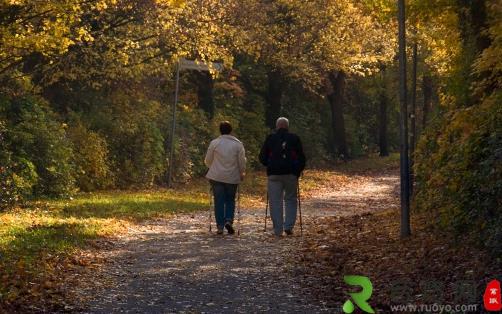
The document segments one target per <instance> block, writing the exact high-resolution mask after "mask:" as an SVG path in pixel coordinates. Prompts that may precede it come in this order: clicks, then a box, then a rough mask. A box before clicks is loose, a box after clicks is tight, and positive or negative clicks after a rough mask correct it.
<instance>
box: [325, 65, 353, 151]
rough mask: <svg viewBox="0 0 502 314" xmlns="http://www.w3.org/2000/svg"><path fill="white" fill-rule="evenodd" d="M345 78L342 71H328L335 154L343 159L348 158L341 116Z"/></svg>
mask: <svg viewBox="0 0 502 314" xmlns="http://www.w3.org/2000/svg"><path fill="white" fill-rule="evenodd" d="M345 80H346V75H345V73H344V72H343V71H332V72H331V73H329V81H330V83H331V89H330V91H329V92H328V101H329V104H330V107H331V125H332V128H333V140H334V146H335V154H336V155H338V156H340V157H341V158H342V159H344V160H345V159H348V158H349V152H348V149H347V140H346V138H345V120H344V118H343V103H344V101H345Z"/></svg>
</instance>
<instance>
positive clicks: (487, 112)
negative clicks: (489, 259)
mask: <svg viewBox="0 0 502 314" xmlns="http://www.w3.org/2000/svg"><path fill="white" fill-rule="evenodd" d="M501 103H502V93H500V92H499V93H498V94H495V95H492V96H491V97H490V98H487V99H486V100H485V101H484V102H483V103H482V104H481V105H478V106H473V107H469V108H464V109H460V110H457V111H454V112H451V113H448V114H446V115H445V116H444V117H443V118H442V119H441V120H439V121H436V122H435V123H434V124H433V125H432V126H431V127H430V128H429V129H428V130H427V133H426V134H425V135H424V136H423V137H422V139H421V141H420V142H419V145H418V147H417V157H416V165H415V171H416V175H417V195H416V197H415V199H416V206H417V208H418V209H419V210H425V211H429V212H431V213H432V214H434V215H437V217H439V218H440V222H441V224H442V225H443V226H447V227H451V228H453V229H454V230H455V231H457V232H458V233H465V232H473V233H474V234H478V235H479V240H480V242H481V243H483V244H484V245H486V246H487V247H489V248H491V249H492V250H493V251H494V252H495V253H496V254H497V253H498V254H502V242H501V241H500V240H501V239H502V229H501V228H500V222H501V220H502V218H501V217H502V213H501V209H502V206H501V205H502V204H501V200H500V195H502V124H501V123H500V121H502V107H501V106H500V104H501Z"/></svg>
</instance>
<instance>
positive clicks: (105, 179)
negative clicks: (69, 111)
mask: <svg viewBox="0 0 502 314" xmlns="http://www.w3.org/2000/svg"><path fill="white" fill-rule="evenodd" d="M68 136H69V138H70V140H71V142H72V144H73V151H74V153H73V162H74V165H75V169H74V170H75V179H76V184H77V186H78V188H79V189H80V190H82V191H93V190H97V189H103V188H107V187H110V186H112V184H113V182H114V177H113V174H112V172H111V169H110V164H109V160H108V158H109V150H108V143H107V142H106V140H105V139H104V138H103V137H102V136H101V135H100V134H99V133H97V132H94V131H91V130H89V129H88V128H86V127H85V126H84V125H83V124H82V123H81V122H80V121H78V120H75V121H74V122H72V123H71V125H70V127H69V128H68Z"/></svg>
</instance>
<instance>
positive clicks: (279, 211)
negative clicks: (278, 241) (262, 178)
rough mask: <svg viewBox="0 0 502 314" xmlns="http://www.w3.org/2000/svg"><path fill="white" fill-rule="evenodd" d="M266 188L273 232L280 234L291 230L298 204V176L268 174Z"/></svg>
mask: <svg viewBox="0 0 502 314" xmlns="http://www.w3.org/2000/svg"><path fill="white" fill-rule="evenodd" d="M267 189H268V199H269V205H270V216H271V217H272V223H273V225H274V233H275V234H276V235H281V234H282V232H283V230H293V227H294V226H295V222H296V211H297V206H298V195H297V191H298V178H297V177H296V176H295V175H292V174H288V175H270V176H269V177H268V187H267ZM284 204H285V205H286V206H285V208H284ZM284 212H285V213H286V217H285V218H284Z"/></svg>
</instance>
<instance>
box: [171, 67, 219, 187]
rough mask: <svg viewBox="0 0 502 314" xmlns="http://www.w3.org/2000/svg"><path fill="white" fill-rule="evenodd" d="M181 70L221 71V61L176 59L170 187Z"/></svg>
mask: <svg viewBox="0 0 502 314" xmlns="http://www.w3.org/2000/svg"><path fill="white" fill-rule="evenodd" d="M182 70H195V71H206V72H209V71H214V72H221V71H223V64H222V63H216V62H211V63H205V62H202V61H194V60H187V59H184V58H181V59H180V60H178V63H177V65H176V89H175V91H174V106H173V118H172V125H171V141H170V151H169V172H168V175H167V186H168V187H169V188H170V187H172V178H173V172H174V168H173V166H174V135H175V131H176V107H177V106H178V97H179V87H180V71H182Z"/></svg>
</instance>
